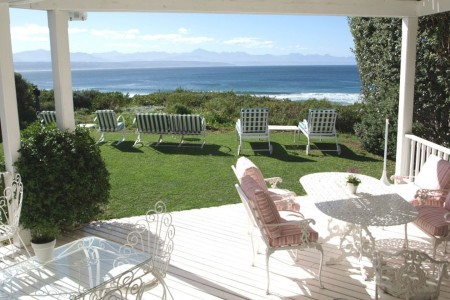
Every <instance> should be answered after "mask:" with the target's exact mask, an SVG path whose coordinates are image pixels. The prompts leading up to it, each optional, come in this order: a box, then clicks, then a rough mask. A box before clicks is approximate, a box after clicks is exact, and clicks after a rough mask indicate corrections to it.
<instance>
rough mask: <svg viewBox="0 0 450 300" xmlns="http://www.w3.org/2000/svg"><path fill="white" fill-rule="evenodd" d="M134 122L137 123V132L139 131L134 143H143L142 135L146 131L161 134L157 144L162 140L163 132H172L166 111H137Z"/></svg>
mask: <svg viewBox="0 0 450 300" xmlns="http://www.w3.org/2000/svg"><path fill="white" fill-rule="evenodd" d="M133 123H134V124H135V125H136V132H137V133H138V137H137V139H136V141H135V142H134V145H136V144H142V141H141V135H142V134H144V133H147V134H159V139H158V142H157V144H156V145H159V144H160V143H161V142H162V135H163V134H170V133H171V127H170V118H169V115H167V114H164V113H137V114H136V117H135V118H134V121H133Z"/></svg>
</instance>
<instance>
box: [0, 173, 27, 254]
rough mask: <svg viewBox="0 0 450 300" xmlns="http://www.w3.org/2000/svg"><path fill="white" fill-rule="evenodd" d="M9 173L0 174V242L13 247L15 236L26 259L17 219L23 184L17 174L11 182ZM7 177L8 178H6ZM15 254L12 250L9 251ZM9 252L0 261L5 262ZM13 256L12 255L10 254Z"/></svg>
mask: <svg viewBox="0 0 450 300" xmlns="http://www.w3.org/2000/svg"><path fill="white" fill-rule="evenodd" d="M10 176H11V174H10V173H2V177H4V178H5V186H6V187H5V190H4V191H3V195H2V196H0V242H4V241H8V242H9V244H10V246H13V245H14V243H13V238H14V237H15V236H17V238H18V239H19V241H20V244H21V245H22V246H23V247H24V248H25V251H26V252H27V255H28V257H31V255H30V253H29V252H28V249H27V247H26V246H25V243H24V242H23V240H22V238H21V237H20V235H19V219H20V213H21V210H22V199H23V184H22V179H21V178H20V175H19V174H16V175H15V176H14V177H13V178H12V181H11V180H10V179H11V177H10ZM8 177H9V178H8ZM11 251H12V252H15V251H14V250H11ZM9 253H10V251H6V252H5V253H3V254H1V255H0V259H1V260H2V261H5V259H6V257H7V256H9ZM12 254H14V253H12Z"/></svg>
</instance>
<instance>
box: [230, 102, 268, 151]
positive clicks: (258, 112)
mask: <svg viewBox="0 0 450 300" xmlns="http://www.w3.org/2000/svg"><path fill="white" fill-rule="evenodd" d="M236 133H237V135H238V138H239V146H238V155H240V153H241V150H242V148H243V143H242V142H243V141H246V140H266V141H267V143H268V148H267V149H258V150H254V151H269V153H270V154H272V145H271V144H270V134H269V110H268V109H267V108H242V109H241V116H240V119H238V120H237V121H236Z"/></svg>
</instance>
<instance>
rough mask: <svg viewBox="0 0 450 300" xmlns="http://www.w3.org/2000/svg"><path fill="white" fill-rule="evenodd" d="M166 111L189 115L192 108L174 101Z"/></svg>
mask: <svg viewBox="0 0 450 300" xmlns="http://www.w3.org/2000/svg"><path fill="white" fill-rule="evenodd" d="M167 112H168V113H171V114H182V115H189V114H192V109H190V108H188V107H187V106H186V105H183V104H180V103H175V104H174V105H172V106H169V107H168V108H167Z"/></svg>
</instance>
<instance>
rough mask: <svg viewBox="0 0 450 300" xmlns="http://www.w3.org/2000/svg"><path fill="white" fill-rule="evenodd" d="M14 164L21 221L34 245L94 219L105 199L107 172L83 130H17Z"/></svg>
mask: <svg viewBox="0 0 450 300" xmlns="http://www.w3.org/2000/svg"><path fill="white" fill-rule="evenodd" d="M19 152H20V156H19V158H18V160H17V161H16V163H15V167H16V168H17V172H18V173H19V174H21V176H22V181H23V184H24V188H25V190H24V199H23V201H24V202H23V207H22V215H21V223H22V225H23V226H24V228H29V229H30V230H31V234H32V240H33V241H35V242H36V241H40V242H43V241H45V240H47V241H48V240H51V239H53V238H54V237H55V235H58V234H59V233H60V232H61V231H62V230H64V229H65V228H69V227H71V226H75V225H77V224H80V223H85V222H88V221H91V220H93V219H94V218H95V217H96V216H97V215H98V214H99V213H101V212H102V209H103V207H104V205H106V204H107V203H108V197H109V190H110V184H109V173H108V171H107V169H106V165H105V163H104V161H103V159H102V157H101V155H100V150H99V148H98V147H97V145H96V144H95V141H94V140H93V139H92V137H91V136H90V134H89V131H88V130H86V129H81V128H77V129H76V130H75V132H67V131H61V130H59V129H57V128H56V126H40V125H39V124H38V123H37V122H35V123H34V124H33V125H31V126H29V127H28V128H27V129H26V130H24V131H23V132H22V147H21V148H20V150H19Z"/></svg>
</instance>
